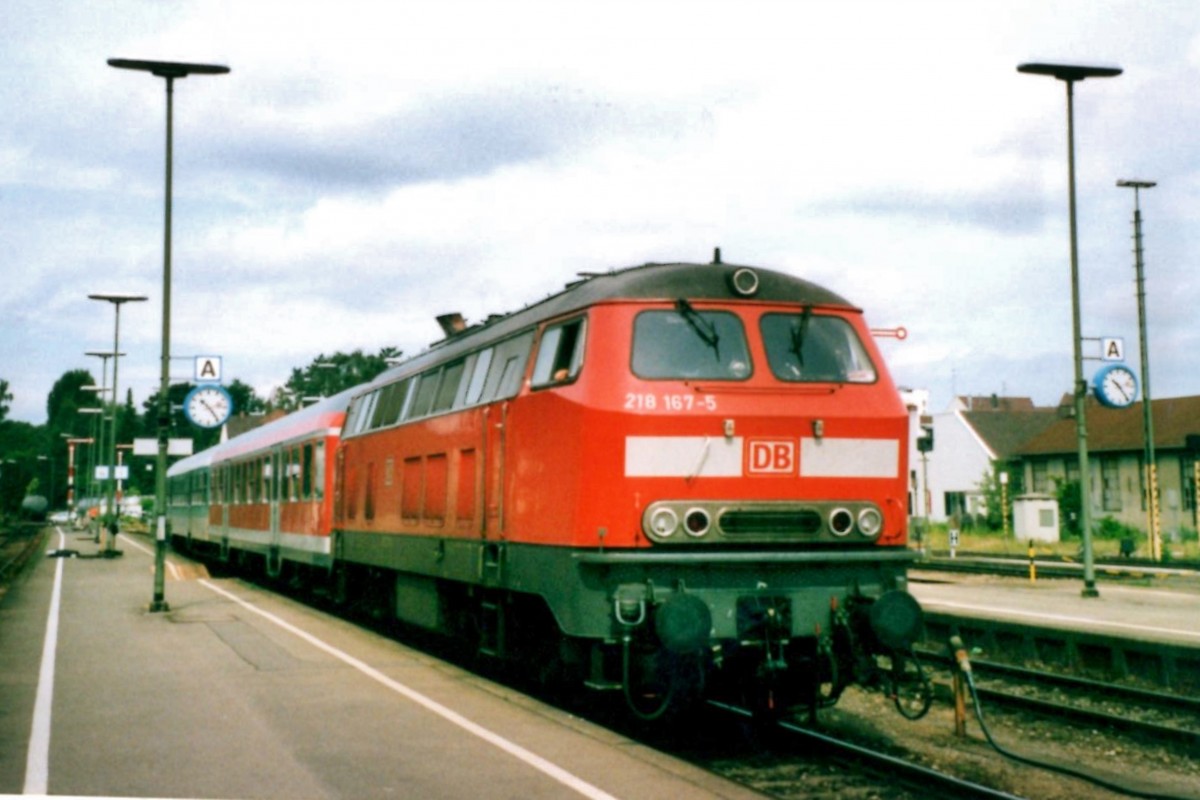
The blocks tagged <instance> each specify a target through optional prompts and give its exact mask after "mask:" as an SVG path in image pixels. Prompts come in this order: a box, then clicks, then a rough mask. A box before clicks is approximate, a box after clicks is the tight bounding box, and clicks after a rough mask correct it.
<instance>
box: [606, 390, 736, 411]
mask: <svg viewBox="0 0 1200 800" xmlns="http://www.w3.org/2000/svg"><path fill="white" fill-rule="evenodd" d="M625 410H626V411H683V412H687V411H705V412H708V411H716V410H717V398H715V397H713V396H712V395H710V394H706V395H703V396H696V395H694V394H655V393H653V392H626V393H625Z"/></svg>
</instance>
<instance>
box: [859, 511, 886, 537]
mask: <svg viewBox="0 0 1200 800" xmlns="http://www.w3.org/2000/svg"><path fill="white" fill-rule="evenodd" d="M882 529H883V515H882V514H880V513H879V509H877V508H864V509H863V510H862V511H860V512H858V531H859V533H861V534H862V535H863V536H868V537H875V536H878V535H879V531H880V530H882Z"/></svg>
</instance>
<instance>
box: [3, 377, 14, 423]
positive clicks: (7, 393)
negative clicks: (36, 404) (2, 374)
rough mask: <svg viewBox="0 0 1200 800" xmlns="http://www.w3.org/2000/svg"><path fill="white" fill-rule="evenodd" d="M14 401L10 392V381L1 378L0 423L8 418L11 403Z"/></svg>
mask: <svg viewBox="0 0 1200 800" xmlns="http://www.w3.org/2000/svg"><path fill="white" fill-rule="evenodd" d="M12 401H13V396H12V392H10V391H9V390H8V381H6V380H4V379H2V378H0V422H3V421H4V420H5V419H7V418H8V409H9V408H10V406H9V403H11V402H12Z"/></svg>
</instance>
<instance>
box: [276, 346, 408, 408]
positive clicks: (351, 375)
mask: <svg viewBox="0 0 1200 800" xmlns="http://www.w3.org/2000/svg"><path fill="white" fill-rule="evenodd" d="M400 355H401V352H400V350H398V349H396V348H395V347H385V348H383V349H381V350H380V351H379V353H378V354H377V355H373V356H370V355H366V354H364V353H363V351H362V350H355V351H354V352H353V353H334V354H333V355H329V356H326V355H325V354H323V353H322V354H321V355H319V356H317V357H316V358H314V359H313V360H312V362H311V363H310V364H309V365H308V366H306V367H304V368H303V369H293V370H292V375H291V377H289V378H288V380H287V383H286V384H284V386H283V388H282V389H280V390H277V391H276V392H275V395H274V396H273V397H272V398H271V399H270V403H269V404H270V406H271V407H273V408H283V409H286V410H288V411H293V410H295V409H297V408H301V407H303V406H305V405H308V404H310V403H312V402H313V401H314V398H322V397H332V396H334V395H335V394H338V393H339V392H343V391H345V390H346V389H350V388H352V387H355V386H359V385H361V384H364V383H367V382H368V381H371V380H373V379H374V378H375V376H377V375H379V373H381V372H383V371H384V370H385V369H387V368H388V366H389V362H392V361H395V360H397V359H398V358H400Z"/></svg>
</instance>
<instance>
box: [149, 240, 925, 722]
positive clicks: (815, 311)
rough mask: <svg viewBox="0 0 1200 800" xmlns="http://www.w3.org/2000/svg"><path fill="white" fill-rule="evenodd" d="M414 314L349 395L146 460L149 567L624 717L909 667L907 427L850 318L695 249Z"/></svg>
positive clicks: (833, 696)
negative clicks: (302, 593)
mask: <svg viewBox="0 0 1200 800" xmlns="http://www.w3.org/2000/svg"><path fill="white" fill-rule="evenodd" d="M440 319H442V321H443V327H444V329H445V330H446V338H445V339H443V340H442V341H440V342H438V343H436V344H434V345H432V346H430V347H429V348H428V349H427V350H426V351H425V352H423V353H421V354H420V355H417V356H415V357H412V358H410V359H408V360H406V361H405V362H403V363H401V364H399V365H397V366H394V367H393V368H391V369H389V370H388V371H386V372H384V373H382V374H381V375H380V376H379V377H377V378H376V379H375V380H373V381H372V382H370V383H369V384H366V385H363V386H359V387H357V388H354V389H351V390H349V391H346V392H343V393H341V394H339V395H337V396H334V397H330V398H327V399H324V400H322V401H321V402H318V403H317V404H315V405H312V406H309V407H307V408H304V409H303V410H300V411H297V412H295V413H292V414H290V415H288V416H286V417H284V418H281V419H279V420H276V421H273V422H270V423H268V424H266V425H263V426H261V427H259V428H257V429H255V430H253V431H251V432H249V433H246V434H243V435H241V436H237V437H235V438H232V439H229V440H228V441H226V442H223V443H221V444H219V445H217V446H215V447H213V448H211V449H209V450H206V451H203V452H200V453H197V454H195V455H193V456H190V457H188V458H185V459H183V460H181V461H179V462H177V463H176V464H174V465H173V466H172V467H171V469H170V470H169V473H168V486H169V488H168V491H169V509H168V525H169V527H168V530H169V531H170V535H171V538H172V541H173V543H174V545H175V546H176V547H177V548H180V549H184V550H188V551H191V552H194V553H199V554H202V555H207V556H209V557H211V558H214V559H217V560H220V561H222V562H233V563H236V564H241V565H245V566H248V567H251V568H254V569H261V570H263V571H265V572H266V574H267V575H268V576H270V577H273V578H278V579H281V580H287V581H290V582H292V583H294V584H298V585H308V586H311V587H312V588H313V589H314V590H316V591H319V592H322V593H324V594H325V595H327V596H329V597H331V598H333V599H334V600H335V601H336V602H338V603H341V604H345V605H347V606H353V607H358V608H362V609H369V610H370V612H371V613H372V614H374V615H375V616H383V617H387V618H395V619H397V620H400V621H401V622H403V623H406V624H408V625H411V626H417V627H419V628H422V629H428V630H431V631H436V632H439V633H441V634H445V635H447V636H449V637H453V638H454V639H455V640H457V641H459V642H461V643H463V644H464V645H466V646H467V647H469V648H471V649H472V650H473V651H477V652H478V653H481V654H484V655H486V656H494V657H496V658H500V659H507V660H512V661H515V662H518V663H524V664H527V665H529V667H530V669H535V670H537V674H539V675H541V676H542V677H544V678H545V679H547V680H557V681H566V682H568V685H573V686H581V685H582V686H586V687H589V688H591V689H595V690H599V691H613V692H619V693H620V694H621V695H623V697H624V698H625V702H626V703H627V704H628V706H629V708H630V709H631V710H632V711H633V712H634V713H635V714H636V715H638V716H639V717H643V718H646V719H655V718H659V717H663V716H667V715H669V714H672V713H673V712H675V711H677V710H679V709H682V708H687V707H688V706H690V705H691V704H693V703H694V702H696V701H697V700H698V699H700V698H704V697H711V696H730V695H733V696H735V697H737V698H740V699H741V700H743V701H749V702H753V703H754V705H755V707H757V708H761V709H776V710H778V709H785V708H794V707H808V708H810V709H813V710H814V713H815V709H816V708H819V707H821V706H825V705H829V704H831V703H833V702H835V701H836V700H837V698H838V696H839V694H840V693H841V692H842V690H843V689H844V688H845V687H846V686H848V685H851V684H853V683H855V682H861V681H866V680H871V679H872V678H873V677H874V676H876V675H877V673H878V672H879V671H880V670H881V669H884V668H891V669H894V668H895V665H896V663H897V657H899V660H900V661H902V660H903V655H904V654H905V653H907V652H909V651H910V647H911V644H912V642H913V641H914V640H915V639H916V638H917V636H918V634H919V631H920V627H921V610H920V607H919V606H918V605H917V603H916V601H915V600H913V598H912V596H911V595H909V594H908V592H907V591H906V569H907V566H908V564H909V563H910V561H911V557H912V556H911V553H910V551H909V549H908V548H907V547H906V543H907V520H908V486H907V477H906V476H907V473H908V467H907V459H908V415H907V411H906V409H905V408H904V406H903V404H902V403H901V400H900V398H899V395H898V393H897V390H896V387H895V386H894V384H893V383H892V380H891V378H890V377H889V375H888V373H887V370H886V368H885V366H884V363H883V360H882V358H881V356H880V354H879V352H878V350H877V348H876V346H875V343H874V341H873V338H872V335H871V333H870V331H869V329H868V327H867V326H866V324H865V322H864V320H863V315H862V312H861V310H860V309H858V308H856V307H855V306H853V305H852V304H850V303H849V302H848V301H846V300H845V299H843V298H842V297H840V296H838V295H837V294H835V293H833V292H831V291H829V290H827V289H824V288H822V287H820V286H818V285H815V284H813V283H810V282H808V281H805V280H801V279H799V278H796V277H792V276H790V275H787V274H784V273H781V272H777V271H773V270H768V269H761V268H755V267H748V266H735V265H729V264H725V263H722V262H721V260H720V254H719V251H717V253H716V255H715V256H714V261H713V263H709V264H686V263H673V264H646V265H643V266H637V267H632V268H627V269H620V270H613V271H610V272H604V273H599V274H586V275H582V276H580V279H579V280H578V281H576V282H574V283H571V284H568V286H567V287H566V288H565V289H564V290H563V291H561V292H559V293H557V294H554V295H552V296H550V297H548V298H546V299H544V300H542V301H540V302H537V303H535V304H533V305H530V306H528V307H526V308H524V309H522V310H520V311H517V312H514V313H510V314H507V315H503V316H494V317H489V318H488V319H487V320H486V321H485V322H482V323H480V324H476V325H471V326H468V325H466V324H465V323H464V322H463V321H462V320H461V317H459V316H458V315H448V316H447V317H445V318H440ZM889 664H890V667H889V666H888V665H889Z"/></svg>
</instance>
